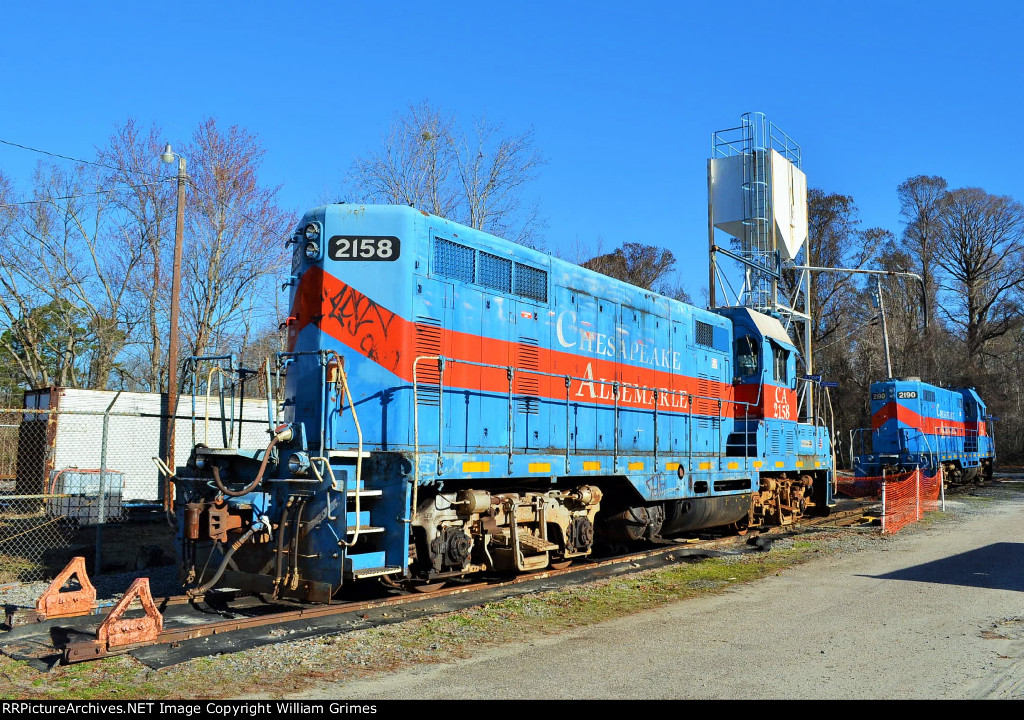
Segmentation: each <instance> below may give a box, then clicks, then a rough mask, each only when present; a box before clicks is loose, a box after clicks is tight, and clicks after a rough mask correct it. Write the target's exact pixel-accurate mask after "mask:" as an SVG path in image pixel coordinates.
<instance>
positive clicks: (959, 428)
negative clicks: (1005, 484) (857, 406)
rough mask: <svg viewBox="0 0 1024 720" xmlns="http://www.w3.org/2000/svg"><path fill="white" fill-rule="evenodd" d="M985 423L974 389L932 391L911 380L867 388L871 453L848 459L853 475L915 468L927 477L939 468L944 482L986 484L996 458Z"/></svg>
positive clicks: (987, 419)
mask: <svg viewBox="0 0 1024 720" xmlns="http://www.w3.org/2000/svg"><path fill="white" fill-rule="evenodd" d="M990 419H991V418H990V416H989V415H988V414H987V410H986V408H985V403H984V402H983V401H982V399H981V397H979V396H978V393H977V392H976V391H975V390H974V388H943V387H937V386H935V385H929V384H928V383H925V382H921V379H920V378H916V377H908V378H893V379H890V380H885V381H882V382H876V383H872V385H871V429H870V436H871V451H870V452H865V453H862V454H861V455H858V456H856V457H855V458H854V471H855V474H856V475H857V477H878V476H880V475H882V471H883V470H885V471H886V472H905V471H907V470H912V469H914V468H918V467H920V468H922V469H923V470H925V472H927V473H928V474H929V475H931V474H934V473H935V471H936V470H938V469H939V468H940V467H941V468H942V469H943V473H944V475H945V478H946V479H947V480H948V481H949V482H953V483H966V482H973V481H977V480H982V479H983V480H989V479H991V477H992V465H993V463H994V462H995V458H996V449H995V442H994V439H993V435H992V432H991V428H990V427H989V424H988V423H989V421H990ZM861 432H862V433H866V432H867V429H865V430H864V431H861Z"/></svg>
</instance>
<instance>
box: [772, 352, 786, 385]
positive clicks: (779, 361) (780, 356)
mask: <svg viewBox="0 0 1024 720" xmlns="http://www.w3.org/2000/svg"><path fill="white" fill-rule="evenodd" d="M772 365H773V367H774V373H773V377H774V378H775V380H776V382H778V383H780V384H782V385H787V386H788V385H789V351H788V350H784V349H783V348H781V347H779V346H778V345H775V344H774V343H773V344H772Z"/></svg>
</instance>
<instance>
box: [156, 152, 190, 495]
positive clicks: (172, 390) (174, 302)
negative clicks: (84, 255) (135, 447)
mask: <svg viewBox="0 0 1024 720" xmlns="http://www.w3.org/2000/svg"><path fill="white" fill-rule="evenodd" d="M174 158H178V205H177V218H176V219H175V221H174V267H173V270H172V271H171V327H170V337H169V338H168V341H167V415H168V417H167V467H169V468H170V469H171V472H172V473H173V472H175V471H176V470H177V466H176V465H175V462H174V428H175V420H176V416H177V414H178V306H179V304H180V300H179V298H180V295H181V246H182V233H183V232H184V227H185V158H183V157H182V156H181V155H179V154H178V153H176V152H174V151H173V150H171V144H170V143H167V147H165V148H164V151H163V153H162V154H161V155H160V159H161V160H163V161H164V162H165V163H167V164H170V163H172V162H174ZM164 510H166V511H167V512H171V511H173V510H174V481H173V480H172V479H171V478H170V477H169V478H167V491H166V492H165V493H164Z"/></svg>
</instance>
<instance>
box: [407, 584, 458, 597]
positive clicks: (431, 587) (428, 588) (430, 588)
mask: <svg viewBox="0 0 1024 720" xmlns="http://www.w3.org/2000/svg"><path fill="white" fill-rule="evenodd" d="M447 584H448V583H447V582H445V581H444V580H440V581H438V582H425V581H422V580H410V581H409V582H407V583H405V588H406V589H407V590H414V591H416V592H418V593H423V594H425V595H428V594H430V593H432V592H437V591H438V590H440V589H441V588H443V587H444V586H445V585H447Z"/></svg>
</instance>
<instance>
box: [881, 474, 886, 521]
mask: <svg viewBox="0 0 1024 720" xmlns="http://www.w3.org/2000/svg"><path fill="white" fill-rule="evenodd" d="M885 515H886V513H885V468H882V534H883V535H885Z"/></svg>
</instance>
